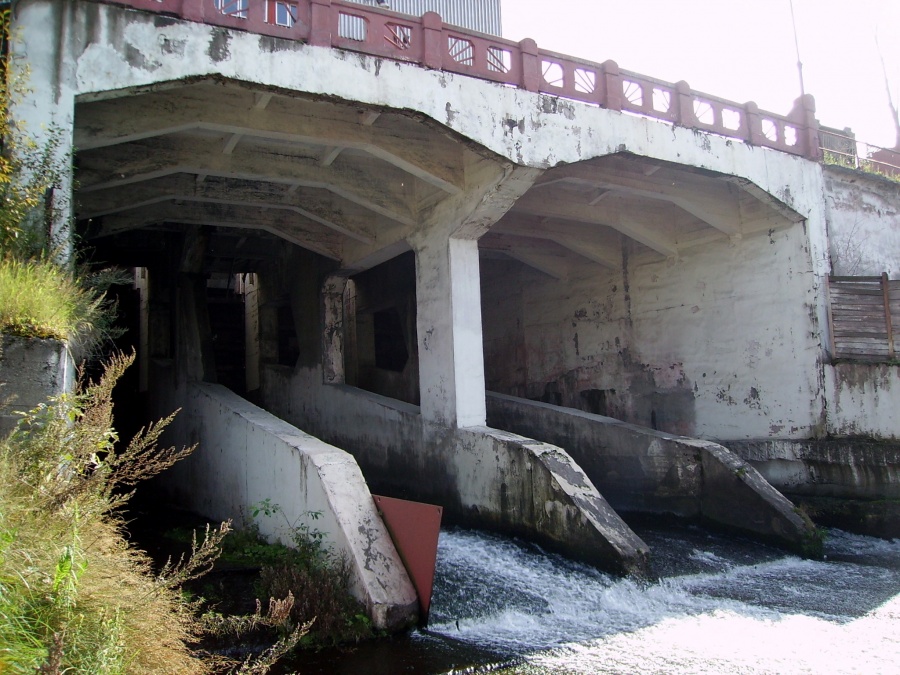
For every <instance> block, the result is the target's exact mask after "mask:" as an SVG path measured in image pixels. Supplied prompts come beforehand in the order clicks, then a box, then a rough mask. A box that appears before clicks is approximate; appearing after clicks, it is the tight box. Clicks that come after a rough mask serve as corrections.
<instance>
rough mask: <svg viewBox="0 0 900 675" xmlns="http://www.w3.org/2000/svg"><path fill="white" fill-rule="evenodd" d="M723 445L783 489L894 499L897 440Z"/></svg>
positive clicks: (899, 474)
mask: <svg viewBox="0 0 900 675" xmlns="http://www.w3.org/2000/svg"><path fill="white" fill-rule="evenodd" d="M728 447H729V448H731V450H733V451H734V452H735V453H736V454H738V455H740V456H741V457H743V458H744V459H745V460H747V461H748V462H750V463H751V464H752V465H753V466H755V467H756V468H757V469H758V470H759V472H760V473H761V474H762V475H763V476H765V478H766V480H768V481H769V482H770V483H772V485H774V486H775V487H777V488H778V489H779V490H782V491H784V492H790V493H792V494H799V495H811V496H819V497H836V498H843V499H861V500H880V499H900V443H898V442H885V441H875V440H872V439H867V438H860V437H851V438H829V439H811V440H806V441H786V440H756V441H730V442H728Z"/></svg>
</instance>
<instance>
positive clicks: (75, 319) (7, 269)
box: [0, 257, 100, 340]
mask: <svg viewBox="0 0 900 675" xmlns="http://www.w3.org/2000/svg"><path fill="white" fill-rule="evenodd" d="M99 311H100V301H99V300H98V299H97V298H96V297H94V296H93V295H92V294H91V293H90V292H88V291H87V290H86V289H84V288H83V287H82V286H81V285H79V284H78V283H77V282H76V281H75V279H74V277H73V276H72V274H71V273H70V272H68V271H67V270H65V269H63V268H61V267H60V266H58V265H55V264H53V263H49V262H45V261H40V260H18V259H15V258H12V257H7V258H4V259H2V260H0V332H2V333H5V334H7V335H17V336H19V337H37V338H54V339H57V340H67V339H68V338H69V337H70V336H73V335H76V336H77V335H85V334H87V333H89V332H90V330H91V329H92V328H93V325H94V321H95V316H96V315H97V314H98V312H99Z"/></svg>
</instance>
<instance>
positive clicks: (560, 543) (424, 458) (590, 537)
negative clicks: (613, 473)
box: [262, 366, 648, 575]
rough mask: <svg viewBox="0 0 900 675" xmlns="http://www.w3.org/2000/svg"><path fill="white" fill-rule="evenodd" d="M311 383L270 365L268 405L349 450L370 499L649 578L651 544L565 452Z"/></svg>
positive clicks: (312, 375)
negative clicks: (395, 501) (433, 509)
mask: <svg viewBox="0 0 900 675" xmlns="http://www.w3.org/2000/svg"><path fill="white" fill-rule="evenodd" d="M317 381H319V382H320V381H321V373H320V372H319V371H318V370H305V369H298V370H297V371H296V372H294V373H291V372H290V371H289V370H288V369H284V368H278V367H272V366H269V367H266V368H264V369H263V373H262V382H263V391H264V396H263V398H264V401H265V404H266V406H267V408H268V409H269V410H271V411H272V412H273V413H275V414H277V415H279V416H280V417H282V418H284V419H286V420H289V421H291V422H293V423H295V424H297V425H300V426H304V427H305V428H307V429H310V431H312V432H313V433H315V434H316V435H317V436H320V437H322V438H325V439H327V440H328V441H329V442H331V443H334V444H335V445H339V446H340V447H343V448H346V449H348V450H349V451H350V452H352V453H353V455H354V457H356V459H357V461H358V462H359V464H360V466H361V467H362V469H363V471H364V473H365V475H366V479H367V481H368V482H369V484H370V485H371V486H372V488H373V490H375V491H376V492H381V493H383V494H387V495H389V496H394V497H400V498H405V499H414V500H417V501H426V502H431V503H435V504H439V505H441V506H443V507H444V516H445V520H449V521H451V522H452V521H455V522H459V523H462V524H466V525H470V526H476V527H487V528H493V529H499V530H501V531H504V532H513V533H517V534H520V535H522V536H525V537H528V538H529V539H532V540H536V541H540V542H543V543H544V544H546V545H548V546H550V547H552V548H554V549H555V550H557V551H560V552H562V553H564V554H566V555H569V556H571V557H575V558H578V559H581V560H585V561H587V562H589V563H591V564H593V565H596V566H598V567H602V568H605V569H610V570H614V571H617V572H630V573H636V574H639V575H642V574H645V573H647V571H648V569H647V552H648V549H647V546H646V545H645V544H644V543H643V542H642V541H641V540H640V539H639V538H638V537H637V536H636V535H635V534H634V533H633V532H631V530H630V528H628V526H627V525H625V523H624V522H622V521H621V519H620V518H619V517H618V516H617V515H616V513H615V512H614V511H613V510H612V509H610V508H609V505H608V504H607V503H606V501H605V500H604V499H603V497H601V495H600V494H599V493H598V492H597V489H596V488H595V487H594V485H593V484H592V483H591V481H590V480H589V479H588V478H587V476H585V474H584V472H583V471H581V469H580V468H579V467H578V466H577V465H576V464H575V462H573V461H572V459H571V457H569V455H568V454H567V453H566V452H565V451H563V450H561V449H559V448H555V447H553V446H550V445H547V444H545V443H539V442H536V441H532V440H530V439H527V438H523V437H520V436H516V435H514V434H510V433H505V432H498V431H496V430H494V429H489V428H485V427H468V428H465V429H450V428H446V427H436V426H434V425H427V424H425V423H424V422H423V420H422V417H421V415H420V413H419V408H418V406H413V405H410V404H407V403H401V402H399V401H396V400H393V399H389V398H385V397H383V396H379V395H377V394H372V393H369V392H365V391H362V390H360V389H356V388H354V387H348V386H345V385H332V386H328V387H321V386H317V384H316V383H317Z"/></svg>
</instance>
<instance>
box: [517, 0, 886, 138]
mask: <svg viewBox="0 0 900 675" xmlns="http://www.w3.org/2000/svg"><path fill="white" fill-rule="evenodd" d="M501 7H502V10H501V11H502V18H503V36H504V37H506V38H508V39H512V40H516V41H518V40H521V39H523V38H526V37H530V38H533V39H534V40H535V41H536V42H537V44H538V47H540V48H543V49H549V50H552V51H556V52H561V53H563V54H569V55H572V56H577V57H580V58H585V59H589V60H592V61H598V62H603V61H605V60H607V59H612V60H614V61H616V63H618V64H619V66H620V67H621V68H623V69H625V70H630V71H634V72H638V73H641V74H644V75H650V76H653V77H657V78H660V79H662V80H666V81H669V82H677V81H679V80H686V81H687V82H688V84H690V86H691V88H692V89H694V90H696V91H701V92H704V93H707V94H714V95H716V96H720V97H723V98H727V99H730V100H733V101H736V102H740V103H743V102H746V101H755V102H756V103H757V104H758V105H759V107H760V108H762V109H763V110H768V111H770V112H773V113H778V114H787V113H788V112H789V111H790V109H791V107H792V106H793V102H794V100H795V99H796V98H797V97H798V96H799V95H800V92H801V89H800V80H799V77H798V72H797V71H798V69H797V51H796V49H795V43H794V31H793V27H792V22H791V0H616V1H613V0H502V3H501ZM793 9H794V17H795V19H796V26H797V42H798V44H799V51H800V60H801V62H802V63H803V81H804V88H805V91H806V93H809V94H812V95H813V96H814V97H815V100H816V117H817V118H818V119H819V122H820V123H821V124H823V125H825V126H829V127H836V128H838V129H843V128H845V127H850V128H851V129H852V130H853V132H854V133H855V134H856V137H857V139H859V140H861V141H865V142H868V143H874V144H876V145H882V146H887V147H892V146H893V145H894V142H895V139H894V126H893V123H892V121H891V113H890V108H889V107H888V99H887V94H886V91H885V77H884V71H883V69H882V66H881V60H880V58H879V49H878V48H877V47H876V38H877V41H878V44H879V45H880V52H881V54H882V55H883V57H884V62H885V64H886V66H887V71H888V75H889V81H890V83H891V90H892V94H893V98H894V103H895V104H897V105H900V0H793Z"/></svg>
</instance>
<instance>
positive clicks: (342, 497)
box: [163, 383, 418, 630]
mask: <svg viewBox="0 0 900 675" xmlns="http://www.w3.org/2000/svg"><path fill="white" fill-rule="evenodd" d="M185 386H186V387H187V390H186V391H185V392H184V394H185V400H184V409H183V410H182V411H181V413H180V414H179V416H178V418H177V419H176V422H175V423H174V425H173V431H174V439H177V442H181V443H198V444H199V447H198V449H197V450H196V451H195V452H194V453H193V454H192V455H191V456H190V457H189V458H188V459H186V460H184V461H183V462H181V463H179V464H178V465H176V466H175V467H173V468H172V469H171V470H170V471H169V472H168V473H167V474H166V475H165V477H164V480H163V484H164V485H165V486H166V488H167V489H169V490H171V491H173V492H174V494H175V495H176V496H177V498H178V501H179V502H180V503H181V504H183V505H184V506H186V507H188V508H190V509H191V510H194V511H196V512H198V513H200V514H202V515H204V516H206V517H208V518H213V519H217V520H224V519H228V518H230V519H233V520H235V522H237V523H240V521H241V518H242V517H243V516H245V515H246V513H247V509H248V507H249V506H250V505H252V504H256V503H259V502H261V501H263V500H265V499H269V500H271V502H272V503H274V504H278V506H279V507H280V513H276V514H274V515H273V516H272V517H265V516H260V517H259V518H258V521H257V522H258V523H259V527H260V532H261V533H262V534H263V535H264V536H266V537H268V538H270V539H273V540H274V539H280V540H282V541H284V542H285V543H289V541H290V534H289V532H288V531H287V530H288V529H289V527H290V525H289V524H297V525H299V524H301V523H305V524H306V525H308V526H310V527H311V528H314V529H318V530H320V531H322V532H323V533H325V541H326V542H327V543H328V545H330V546H331V547H333V550H334V551H336V552H337V553H340V554H344V555H346V556H347V559H348V561H349V562H350V568H351V574H352V585H353V586H352V590H353V592H354V594H355V595H356V596H357V597H358V598H359V599H360V601H362V602H363V603H364V604H365V606H366V610H367V612H368V614H369V616H370V617H371V619H372V621H373V623H374V624H375V625H376V626H378V627H379V628H383V629H394V630H396V629H399V628H403V627H405V626H408V625H412V624H414V623H415V620H416V617H417V611H418V610H417V600H416V594H415V590H414V589H413V586H412V583H411V582H410V580H409V577H408V576H407V573H406V570H405V568H404V567H403V563H402V561H401V560H400V556H399V555H398V554H397V551H396V549H395V548H394V545H393V543H392V541H391V539H390V535H389V534H388V532H387V529H386V527H385V526H384V523H383V522H382V521H381V518H380V517H379V516H378V513H377V510H376V508H375V504H374V501H373V500H372V496H371V494H370V492H369V489H368V486H367V485H366V482H365V480H364V479H363V476H362V473H361V472H360V470H359V467H358V466H357V464H356V461H355V460H354V459H353V457H351V456H350V455H349V454H347V453H346V452H343V451H342V450H339V449H338V448H335V447H333V446H330V445H328V444H326V443H324V442H322V441H320V440H319V439H317V438H314V437H312V436H310V435H308V434H306V433H304V432H302V431H300V430H299V429H296V428H295V427H292V426H291V425H290V424H288V423H287V422H284V421H282V420H279V419H277V418H276V417H274V416H273V415H270V414H269V413H267V412H265V411H264V410H262V409H260V408H258V407H256V406H254V405H252V404H251V403H249V402H247V401H246V400H244V399H242V398H240V397H239V396H237V395H235V394H233V393H232V392H230V391H229V390H227V389H225V388H224V387H222V386H220V385H214V384H204V383H194V384H189V385H182V388H184V387H185ZM174 439H173V437H170V439H169V442H175V440H174ZM310 512H318V513H320V514H321V515H320V517H319V518H318V519H316V520H314V521H312V520H310V516H309V513H310ZM281 514H283V516H284V518H282V516H281ZM285 521H286V522H285Z"/></svg>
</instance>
